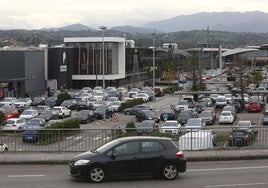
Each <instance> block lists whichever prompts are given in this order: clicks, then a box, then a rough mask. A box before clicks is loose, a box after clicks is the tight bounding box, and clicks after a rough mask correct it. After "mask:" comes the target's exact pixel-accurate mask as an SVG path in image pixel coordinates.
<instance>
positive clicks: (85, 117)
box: [75, 110, 96, 123]
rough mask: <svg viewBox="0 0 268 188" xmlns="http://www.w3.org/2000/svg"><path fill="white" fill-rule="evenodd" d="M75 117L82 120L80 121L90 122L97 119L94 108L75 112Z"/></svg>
mask: <svg viewBox="0 0 268 188" xmlns="http://www.w3.org/2000/svg"><path fill="white" fill-rule="evenodd" d="M75 117H76V118H78V119H79V120H80V123H89V122H92V121H95V118H96V117H95V114H94V112H93V111H92V110H80V111H79V112H77V113H76V114H75Z"/></svg>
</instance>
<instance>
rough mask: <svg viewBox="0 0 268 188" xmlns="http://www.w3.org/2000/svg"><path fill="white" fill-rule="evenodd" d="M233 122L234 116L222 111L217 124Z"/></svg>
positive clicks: (229, 112)
mask: <svg viewBox="0 0 268 188" xmlns="http://www.w3.org/2000/svg"><path fill="white" fill-rule="evenodd" d="M234 121H235V117H234V114H233V113H232V112H231V111H222V112H221V114H220V116H219V124H223V123H229V124H231V123H233V122H234Z"/></svg>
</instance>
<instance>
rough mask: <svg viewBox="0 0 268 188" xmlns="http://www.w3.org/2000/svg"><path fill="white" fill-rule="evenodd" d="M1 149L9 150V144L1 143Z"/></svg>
mask: <svg viewBox="0 0 268 188" xmlns="http://www.w3.org/2000/svg"><path fill="white" fill-rule="evenodd" d="M0 151H8V146H7V145H6V144H5V143H0Z"/></svg>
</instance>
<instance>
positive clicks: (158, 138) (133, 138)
mask: <svg viewBox="0 0 268 188" xmlns="http://www.w3.org/2000/svg"><path fill="white" fill-rule="evenodd" d="M133 140H136V141H139V140H171V138H168V137H156V136H130V137H123V138H118V139H117V141H119V142H125V141H133Z"/></svg>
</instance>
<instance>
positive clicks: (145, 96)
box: [134, 93, 149, 102]
mask: <svg viewBox="0 0 268 188" xmlns="http://www.w3.org/2000/svg"><path fill="white" fill-rule="evenodd" d="M134 98H135V99H142V100H143V102H148V101H149V95H148V94H146V93H138V94H137V95H135V97H134Z"/></svg>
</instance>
